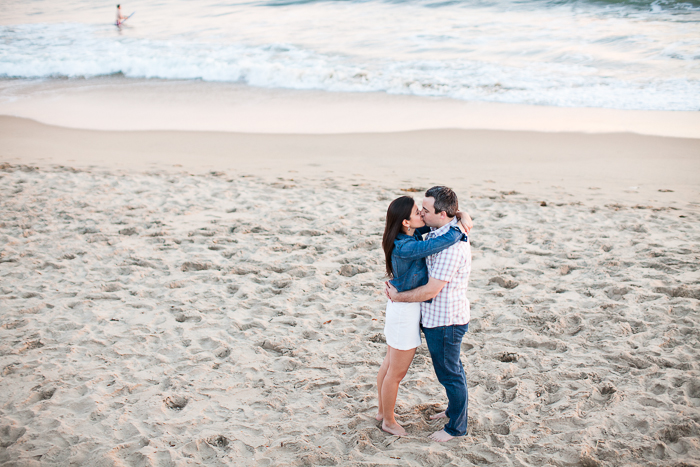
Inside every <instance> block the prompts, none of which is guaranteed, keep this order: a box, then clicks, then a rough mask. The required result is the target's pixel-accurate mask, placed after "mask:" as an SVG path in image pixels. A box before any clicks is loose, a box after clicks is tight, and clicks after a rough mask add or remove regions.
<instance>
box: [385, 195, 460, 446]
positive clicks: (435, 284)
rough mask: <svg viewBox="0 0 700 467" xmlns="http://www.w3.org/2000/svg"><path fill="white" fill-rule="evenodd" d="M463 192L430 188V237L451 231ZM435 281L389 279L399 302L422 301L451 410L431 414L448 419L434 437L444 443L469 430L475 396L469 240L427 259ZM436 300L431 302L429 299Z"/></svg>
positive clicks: (426, 213)
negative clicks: (400, 287) (468, 369)
mask: <svg viewBox="0 0 700 467" xmlns="http://www.w3.org/2000/svg"><path fill="white" fill-rule="evenodd" d="M458 209H459V204H458V201H457V195H456V194H455V192H454V191H452V190H451V189H449V188H447V187H444V186H435V187H433V188H431V189H429V190H428V191H426V192H425V198H424V199H423V210H422V214H423V220H424V221H425V224H426V225H427V226H428V227H430V228H431V232H430V233H429V234H428V238H434V237H438V236H440V235H443V234H445V233H446V232H447V231H448V229H449V228H450V226H451V225H454V224H456V223H457V219H456V218H455V214H456V213H457V211H458ZM426 263H427V265H428V274H429V276H430V279H429V281H428V283H427V284H426V285H424V286H421V287H418V288H416V289H413V290H407V291H405V292H398V291H397V290H396V289H395V288H394V287H393V286H391V284H389V283H387V289H386V293H387V295H388V296H389V298H390V299H392V300H393V301H395V302H422V303H421V329H422V330H423V334H424V335H425V341H426V343H427V344H428V350H429V351H430V356H431V358H432V360H433V369H434V370H435V374H436V375H437V378H438V380H439V381H440V384H442V385H443V386H444V387H445V392H446V393H447V399H448V404H447V410H445V411H444V412H441V413H439V414H437V415H433V416H432V417H430V418H431V419H437V418H448V419H449V421H448V422H447V424H446V425H445V427H444V428H443V429H442V430H440V431H437V432H435V433H433V434H432V435H430V439H432V440H433V441H438V442H445V441H449V440H451V439H452V438H454V437H456V436H464V435H466V434H467V409H468V404H469V395H468V392H467V377H466V375H465V374H464V367H463V366H462V361H461V359H460V350H461V346H462V337H463V336H464V333H465V332H467V329H468V327H469V300H467V283H468V282H469V273H470V270H471V247H470V245H469V242H458V243H456V244H454V245H453V246H451V247H449V248H447V249H445V250H443V251H441V252H440V253H437V254H435V255H432V256H428V257H427V258H426ZM431 298H432V299H433V300H432V302H430V303H425V301H426V300H430V299H431Z"/></svg>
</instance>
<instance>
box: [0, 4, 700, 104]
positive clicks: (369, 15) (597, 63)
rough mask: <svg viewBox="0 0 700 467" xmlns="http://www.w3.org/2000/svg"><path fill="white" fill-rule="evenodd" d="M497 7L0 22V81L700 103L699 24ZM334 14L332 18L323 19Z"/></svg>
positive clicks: (251, 10) (647, 15) (240, 11)
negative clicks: (132, 81)
mask: <svg viewBox="0 0 700 467" xmlns="http://www.w3.org/2000/svg"><path fill="white" fill-rule="evenodd" d="M173 5H176V3H173ZM659 5H661V4H659ZM501 6H502V5H500V6H499V5H496V6H495V7H494V6H493V5H491V6H488V5H487V6H484V5H477V6H475V7H473V8H472V9H466V7H465V6H464V5H461V6H459V7H451V6H445V7H440V8H427V7H425V6H421V5H412V4H407V5H394V4H384V3H377V2H363V3H351V4H347V5H338V4H297V5H292V6H286V7H279V6H275V7H271V6H269V5H268V6H267V8H268V9H265V7H261V6H260V5H257V6H247V5H241V4H237V5H236V10H235V13H236V14H235V16H236V17H237V18H238V22H237V23H236V24H235V26H236V27H235V28H232V27H231V25H230V24H229V23H226V22H223V20H221V19H220V18H221V17H226V16H225V15H223V13H221V12H220V11H218V10H211V11H210V12H209V14H208V15H204V17H203V18H200V19H197V18H194V19H193V20H192V22H191V23H177V24H176V26H172V24H170V23H168V26H167V27H164V26H162V25H161V24H160V23H162V22H163V21H162V19H163V18H162V17H161V18H160V20H161V21H160V23H159V22H156V21H155V20H153V19H152V17H153V16H154V15H153V14H150V15H149V14H148V12H143V14H142V15H141V17H142V18H143V20H142V24H144V23H145V24H146V25H147V26H148V28H145V27H141V28H133V29H129V30H125V31H123V34H118V33H117V31H116V28H114V27H113V26H110V25H107V24H102V25H99V24H96V23H85V22H73V23H56V22H54V23H34V24H15V25H5V26H0V41H1V42H2V43H3V47H2V48H0V77H5V78H51V77H61V78H63V77H68V78H78V77H95V76H103V75H112V74H122V75H124V76H126V77H127V78H160V79H201V80H205V81H223V82H240V83H245V84H248V85H251V86H256V87H268V88H288V89H319V90H326V91H331V92H367V91H380V92H387V93H392V94H413V95H420V96H438V97H447V98H453V99H463V100H480V101H491V102H504V103H524V104H541V105H555V106H573V107H607V108H618V109H649V110H700V35H694V33H695V32H700V30H699V29H698V26H696V24H697V22H696V23H693V22H692V21H691V22H687V21H686V22H678V21H677V18H676V17H674V16H673V15H671V16H669V15H666V16H663V15H664V14H665V13H663V11H662V13H658V12H654V11H653V10H652V11H649V12H644V13H639V12H636V13H635V12H634V11H632V10H629V8H628V9H627V10H625V11H623V12H622V13H620V12H619V11H618V10H620V9H624V8H627V7H625V6H624V5H623V6H619V5H615V4H613V5H612V6H611V5H607V6H604V7H601V8H598V9H597V10H595V11H593V10H591V8H592V7H588V8H587V9H585V11H583V12H582V11H572V10H571V8H570V7H567V6H556V5H555V6H551V7H549V6H548V7H546V8H545V7H542V8H540V9H532V8H530V9H523V7H522V6H517V4H514V8H515V10H517V11H499V12H496V11H494V8H496V9H497V8H499V7H501ZM215 7H217V8H224V7H222V6H221V5H220V4H219V5H212V6H211V8H215ZM281 8H284V9H285V10H284V11H283V13H284V14H279V12H280V11H281V10H280V9H281ZM518 8H519V9H518ZM612 10H615V11H614V12H613V13H610V11H612ZM222 11H223V10H222ZM261 11H262V12H263V13H261ZM496 13H498V14H496ZM657 13H658V14H657ZM465 14H469V17H468V18H467V17H466V16H465ZM684 14H688V15H691V16H692V17H693V18H695V16H694V15H698V14H699V13H698V12H695V11H694V10H692V11H690V12H684ZM270 15H272V16H270ZM460 15H461V16H460ZM654 15H656V16H654ZM341 16H342V18H343V22H342V23H341V22H338V21H337V20H336V21H335V22H333V21H329V20H330V18H338V17H341ZM135 18H139V17H138V16H137V17H135ZM270 18H272V19H270ZM630 18H632V19H630ZM149 21H150V23H149ZM226 21H229V20H226ZM638 23H639V24H638ZM652 23H653V26H654V27H653V28H650V27H649V25H650V24H652ZM173 24H174V23H173Z"/></svg>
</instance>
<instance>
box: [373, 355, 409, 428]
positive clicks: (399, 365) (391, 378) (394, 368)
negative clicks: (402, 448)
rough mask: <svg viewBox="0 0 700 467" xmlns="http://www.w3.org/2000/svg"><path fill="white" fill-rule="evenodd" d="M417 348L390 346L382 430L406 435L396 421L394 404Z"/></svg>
mask: <svg viewBox="0 0 700 467" xmlns="http://www.w3.org/2000/svg"><path fill="white" fill-rule="evenodd" d="M415 354H416V349H411V350H398V349H394V348H393V347H389V351H388V352H387V357H388V358H389V367H388V369H387V371H386V375H385V376H384V381H383V382H382V389H381V391H382V392H381V396H382V397H381V399H382V401H381V404H382V405H381V407H382V412H383V415H384V417H383V421H382V430H384V431H386V432H388V433H391V434H392V435H397V436H406V430H404V429H403V427H402V426H401V425H399V424H398V423H397V422H396V418H395V416H394V406H395V405H396V397H397V396H398V393H399V383H401V380H402V379H403V378H404V376H406V373H407V372H408V368H409V367H410V366H411V362H412V361H413V356H414V355H415Z"/></svg>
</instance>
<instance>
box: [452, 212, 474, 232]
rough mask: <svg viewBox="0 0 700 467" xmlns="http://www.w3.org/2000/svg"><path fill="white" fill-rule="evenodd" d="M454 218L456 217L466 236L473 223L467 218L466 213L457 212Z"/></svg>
mask: <svg viewBox="0 0 700 467" xmlns="http://www.w3.org/2000/svg"><path fill="white" fill-rule="evenodd" d="M455 217H457V220H458V221H459V223H460V225H461V226H462V229H464V232H465V233H467V234H468V233H469V231H470V230H471V229H472V227H474V221H472V218H471V217H469V214H467V213H466V212H462V211H457V214H455Z"/></svg>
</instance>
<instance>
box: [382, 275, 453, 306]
mask: <svg viewBox="0 0 700 467" xmlns="http://www.w3.org/2000/svg"><path fill="white" fill-rule="evenodd" d="M384 284H386V287H385V288H384V293H385V294H386V296H387V297H389V300H391V301H392V302H409V303H410V302H424V301H426V300H430V299H431V298H435V297H436V296H437V294H439V293H440V291H441V290H442V288H443V287H445V284H447V281H441V280H438V279H435V278H433V277H431V278H430V279H429V280H428V283H427V284H425V285H421V286H420V287H417V288H415V289H411V290H406V291H404V292H399V291H398V290H396V288H395V287H394V286H393V285H391V284H390V283H389V282H385V283H384Z"/></svg>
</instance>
